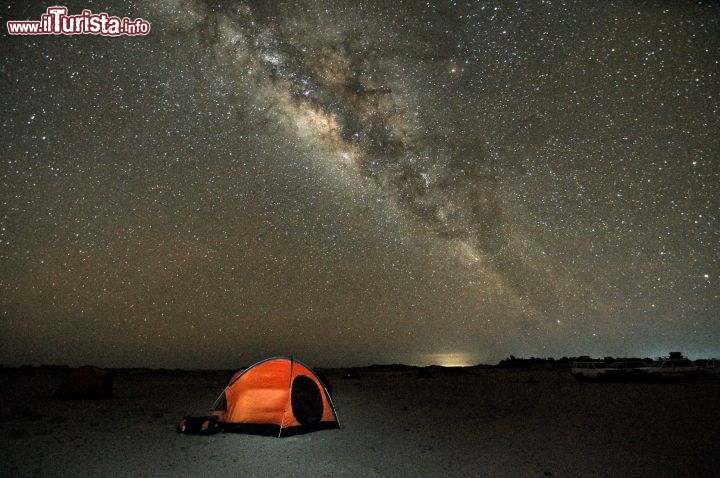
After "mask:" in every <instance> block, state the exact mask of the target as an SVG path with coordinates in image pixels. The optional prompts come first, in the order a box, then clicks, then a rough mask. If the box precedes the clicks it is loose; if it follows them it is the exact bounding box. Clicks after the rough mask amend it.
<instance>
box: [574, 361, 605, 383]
mask: <svg viewBox="0 0 720 478" xmlns="http://www.w3.org/2000/svg"><path fill="white" fill-rule="evenodd" d="M607 370H608V365H607V364H606V363H605V362H570V373H571V374H572V376H573V377H575V378H577V379H578V380H597V379H598V376H601V375H603V374H604V373H605V372H606V371H607Z"/></svg>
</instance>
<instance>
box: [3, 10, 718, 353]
mask: <svg viewBox="0 0 720 478" xmlns="http://www.w3.org/2000/svg"><path fill="white" fill-rule="evenodd" d="M68 8H69V11H70V12H71V13H78V12H79V11H81V10H82V9H83V8H90V9H92V10H93V12H95V11H98V12H99V11H102V10H103V9H107V10H108V13H111V14H115V15H119V16H124V15H128V16H130V17H131V18H136V17H142V18H144V19H145V20H147V21H149V22H150V23H151V24H152V31H151V34H150V35H148V36H147V37H142V38H139V37H138V38H100V37H91V36H74V37H63V36H58V37H22V38H21V37H9V36H7V35H6V38H5V39H4V45H3V64H4V66H3V70H4V79H3V83H4V88H3V91H7V92H8V94H7V95H4V98H3V100H2V101H3V108H4V111H7V112H9V113H7V114H6V116H5V118H4V120H3V132H2V139H3V142H2V144H3V145H5V146H4V147H5V154H4V157H5V161H4V162H3V165H2V170H1V171H2V175H3V182H4V188H3V196H2V207H3V216H2V230H1V231H0V233H1V234H2V255H1V256H0V261H2V262H0V267H2V268H3V269H4V270H6V271H7V273H6V274H3V275H4V277H5V278H4V279H3V280H2V282H1V283H0V285H2V302H0V304H1V305H2V318H3V322H2V329H0V333H2V336H1V337H2V339H3V341H4V342H5V345H6V347H5V350H6V352H5V353H4V355H2V356H0V360H2V361H4V362H6V363H16V362H19V363H22V362H33V361H34V362H38V361H44V362H51V361H63V360H65V361H71V362H72V361H79V362H89V361H96V362H100V363H108V364H111V365H113V364H136V365H142V364H159V365H163V366H193V365H196V366H225V365H233V360H251V359H254V358H259V357H260V356H262V355H264V354H274V353H282V354H287V353H294V354H297V355H298V356H302V357H305V358H306V359H308V360H310V361H317V362H320V363H325V364H351V363H366V362H369V361H380V362H383V361H410V362H416V363H426V362H428V361H432V360H440V361H443V360H445V359H442V358H441V359H438V357H455V358H456V359H457V358H458V357H465V359H458V360H460V361H464V360H470V361H495V360H499V359H501V358H503V357H505V356H507V355H509V354H514V355H528V356H529V355H536V356H550V355H555V356H562V355H572V354H583V353H586V354H599V355H609V354H616V355H621V354H622V355H643V356H644V355H657V354H660V353H667V352H668V351H669V350H670V349H672V350H676V349H678V350H683V351H686V352H688V353H691V354H696V355H712V354H716V355H717V354H718V353H720V351H719V350H718V349H717V345H718V343H720V328H719V327H718V324H717V316H718V311H719V309H720V300H719V297H718V288H717V285H716V284H717V280H718V258H719V257H720V237H719V236H718V225H717V216H718V209H719V199H718V197H719V196H718V194H719V191H718V184H720V181H719V180H720V177H719V176H720V169H719V168H718V164H717V156H718V152H719V149H720V145H719V140H718V139H717V138H718V137H720V135H718V113H719V112H718V104H719V103H718V95H719V94H720V92H719V91H718V84H719V83H718V78H717V71H718V62H719V61H720V60H719V59H720V50H719V48H720V43H719V40H718V39H719V38H720V27H719V25H720V16H719V13H720V12H719V11H718V9H717V6H713V5H712V4H710V3H703V2H700V3H698V4H696V5H693V6H688V5H685V6H679V5H676V6H668V5H666V4H663V3H661V2H658V3H657V4H654V3H652V4H647V3H646V4H643V5H642V6H638V5H625V4H615V3H604V4H602V5H598V4H596V3H594V2H562V3H560V2H558V3H556V2H542V1H539V2H530V3H528V4H523V5H518V4H516V3H514V2H497V3H482V2H480V3H478V2H435V3H433V2H429V3H421V2H387V3H383V2H368V3H365V2H347V3H326V2H199V1H184V0H165V1H163V2H155V4H154V5H152V6H142V5H133V6H132V8H128V6H127V5H126V4H123V3H122V2H117V3H116V4H115V5H114V6H111V7H107V6H105V5H103V6H94V5H93V4H92V2H91V3H86V4H83V5H77V6H74V5H68ZM75 10H77V12H75ZM113 10H114V11H113ZM8 11H9V12H10V15H11V16H12V19H35V18H37V17H39V15H40V14H41V13H42V12H40V11H37V12H35V11H33V9H32V8H30V7H23V8H22V9H19V8H15V7H10V8H8ZM229 351H234V352H230V353H233V354H236V355H237V357H238V358H237V359H228V358H227V357H226V354H227V353H229ZM433 357H434V358H433ZM453 360H454V359H453ZM451 361H452V360H450V359H448V363H450V362H451Z"/></svg>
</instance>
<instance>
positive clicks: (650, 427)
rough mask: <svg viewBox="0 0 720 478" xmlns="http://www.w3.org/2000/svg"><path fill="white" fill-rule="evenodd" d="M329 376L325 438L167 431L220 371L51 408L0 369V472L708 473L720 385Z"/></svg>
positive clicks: (126, 379)
mask: <svg viewBox="0 0 720 478" xmlns="http://www.w3.org/2000/svg"><path fill="white" fill-rule="evenodd" d="M341 372H342V371H327V372H326V373H327V375H328V378H329V380H330V382H331V384H332V386H333V397H334V400H335V404H336V408H337V412H338V416H339V419H340V422H341V428H340V429H339V430H328V431H320V432H315V433H310V434H307V435H301V436H296V437H290V438H282V439H277V438H267V437H258V436H250V435H240V434H230V433H223V434H218V435H212V436H187V435H180V434H177V433H175V426H176V425H177V423H178V421H179V420H180V419H181V418H182V417H183V416H184V415H187V414H194V415H206V414H207V413H208V408H209V406H210V405H211V404H212V402H213V401H214V399H215V398H216V397H217V395H218V394H219V393H220V391H221V389H222V387H223V384H224V383H225V380H226V379H227V377H228V375H227V372H209V371H208V372H181V371H175V372H170V371H147V370H124V371H118V373H117V377H116V379H115V384H114V395H115V396H114V398H111V399H104V400H79V401H58V400H52V399H50V398H49V397H50V396H51V395H52V393H53V391H54V389H55V387H56V386H57V385H58V384H59V382H60V380H61V378H62V375H63V372H62V371H59V370H52V369H39V368H34V369H25V370H20V369H0V432H1V433H0V453H1V455H2V460H1V461H0V476H12V477H16V476H17V477H22V476H73V477H76V476H103V477H105V476H133V477H135V476H153V477H156V476H157V477H161V476H246V477H247V476H298V477H308V476H314V477H316V476H362V477H365V476H367V477H372V476H445V477H452V476H463V477H467V476H486V477H525V476H527V477H546V476H552V477H594V476H597V477H600V476H603V477H718V476H720V400H719V399H720V383H719V382H717V381H699V382H697V383H643V384H640V383H580V382H578V381H576V380H575V379H573V378H572V377H571V376H570V374H569V373H568V372H567V371H552V370H534V371H531V370H501V369H482V368H478V369H470V370H467V369H465V370H463V371H462V372H457V371H456V372H453V373H447V371H445V372H443V371H439V372H437V373H436V374H435V375H434V376H432V377H430V378H422V379H419V378H417V376H416V372H415V371H407V370H405V371H403V370H394V369H382V370H374V371H368V370H361V378H360V379H359V380H343V379H341Z"/></svg>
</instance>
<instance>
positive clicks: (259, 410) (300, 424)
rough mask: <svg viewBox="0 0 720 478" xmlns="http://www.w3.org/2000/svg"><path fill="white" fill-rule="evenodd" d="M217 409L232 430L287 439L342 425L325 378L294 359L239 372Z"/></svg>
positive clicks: (225, 426)
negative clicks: (323, 380) (321, 377)
mask: <svg viewBox="0 0 720 478" xmlns="http://www.w3.org/2000/svg"><path fill="white" fill-rule="evenodd" d="M212 413H213V415H214V416H216V417H217V418H218V420H219V421H220V422H221V424H222V429H223V430H224V431H226V432H239V433H250V434H253V435H265V436H277V437H286V436H292V435H299V434H302V433H308V432H313V431H317V430H328V429H332V428H339V424H338V419H337V414H336V413H335V408H334V406H333V403H332V398H331V397H330V394H329V393H328V392H327V389H326V388H325V386H324V385H323V383H322V381H321V380H320V379H319V378H318V376H317V375H316V374H315V373H314V372H313V371H312V370H311V369H310V368H309V367H307V366H306V365H304V364H303V363H301V362H298V361H297V360H295V359H293V358H290V357H274V358H270V359H266V360H263V361H261V362H258V363H256V364H255V365H253V366H251V367H248V368H246V369H242V370H239V371H238V372H236V373H235V374H234V375H233V376H232V377H231V378H230V380H229V381H228V385H227V387H225V389H224V390H223V392H222V393H221V394H220V396H219V397H218V399H217V400H216V401H215V404H214V405H213V412H212Z"/></svg>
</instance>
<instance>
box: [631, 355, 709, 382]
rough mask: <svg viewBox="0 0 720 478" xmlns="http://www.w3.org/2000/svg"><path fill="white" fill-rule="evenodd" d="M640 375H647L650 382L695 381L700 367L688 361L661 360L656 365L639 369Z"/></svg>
mask: <svg viewBox="0 0 720 478" xmlns="http://www.w3.org/2000/svg"><path fill="white" fill-rule="evenodd" d="M637 370H638V371H639V372H640V373H644V374H647V375H646V376H647V378H649V379H650V380H658V381H659V380H673V379H675V380H677V379H684V380H687V381H692V380H695V379H696V378H697V376H698V372H699V370H700V367H698V366H697V365H695V364H694V363H693V362H692V361H691V360H688V359H684V358H683V359H661V360H658V361H657V362H655V363H654V364H652V365H650V366H647V367H641V368H639V369H637Z"/></svg>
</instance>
